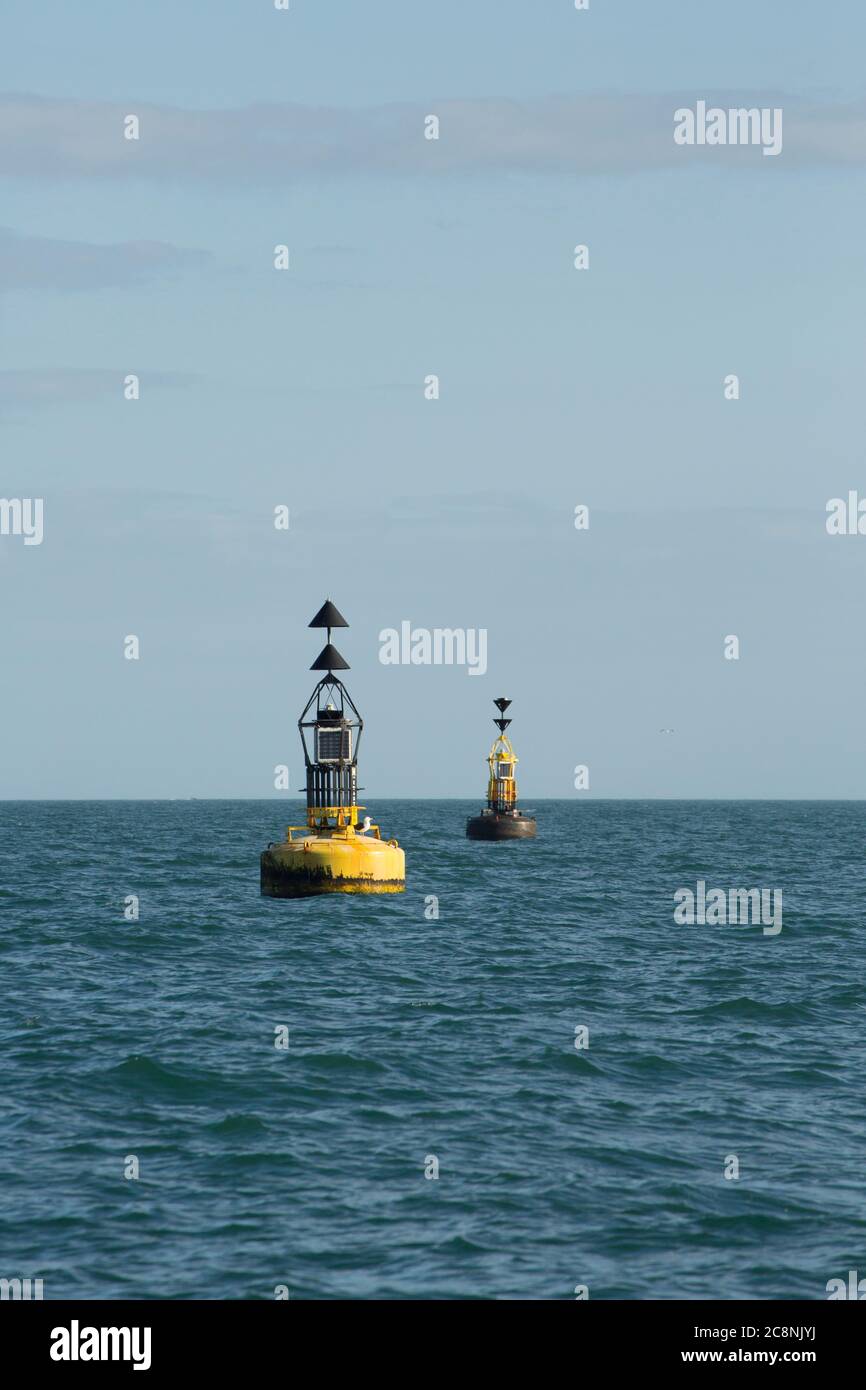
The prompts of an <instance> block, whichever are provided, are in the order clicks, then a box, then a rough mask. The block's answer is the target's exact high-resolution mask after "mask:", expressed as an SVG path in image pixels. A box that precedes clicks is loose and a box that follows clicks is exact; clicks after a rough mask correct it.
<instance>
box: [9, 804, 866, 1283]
mask: <svg viewBox="0 0 866 1390" xmlns="http://www.w3.org/2000/svg"><path fill="white" fill-rule="evenodd" d="M475 809H477V803H475V802H441V801H440V802H406V801H402V802H392V803H384V802H379V803H376V804H375V805H374V806H373V810H374V811H375V814H376V818H377V819H378V820H379V822H380V823H381V824H382V826H383V829H384V830H385V831H386V832H387V833H388V834H389V835H396V836H397V837H398V838H399V840H400V842H401V843H402V844H403V845H404V846H405V848H406V851H407V858H408V890H407V892H406V894H405V895H404V896H385V897H381V898H377V897H354V896H352V897H348V896H346V897H334V898H332V899H327V900H315V899H313V900H306V901H302V902H279V901H273V900H267V899H262V898H260V897H259V891H258V853H259V850H260V849H261V848H262V847H263V846H264V845H265V844H266V843H267V841H268V840H270V839H275V838H279V834H280V832H281V830H282V827H283V826H284V824H285V823H286V821H287V820H289V819H291V820H294V819H296V817H295V815H293V814H291V813H288V812H287V809H286V806H285V805H280V804H278V803H276V802H274V801H269V802H260V803H259V802H249V801H247V802H201V801H199V802H195V801H192V802H143V803H142V802H139V803H133V802H128V803H118V802H113V803H84V802H75V803H61V802H54V803H37V802H30V803H26V802H18V803H15V802H4V803H0V970H2V975H0V978H2V1059H3V1060H2V1082H0V1276H3V1277H7V1278H11V1277H15V1276H26V1275H31V1276H42V1277H43V1278H44V1280H45V1295H46V1297H55V1298H60V1297H88V1298H90V1297H122V1298H133V1297H199V1298H202V1297H205V1298H231V1297H264V1298H271V1297H273V1295H274V1289H275V1287H276V1286H277V1285H280V1284H285V1285H287V1286H288V1288H289V1289H290V1291H291V1296H292V1297H334V1296H337V1297H362V1298H369V1297H399V1298H417V1297H459V1298H464V1297H474V1296H486V1297H503V1296H504V1297H519V1298H569V1297H573V1290H574V1288H575V1285H578V1284H587V1285H588V1286H589V1290H590V1297H591V1298H615V1297H619V1298H646V1297H650V1298H683V1297H700V1298H733V1297H745V1298H771V1297H796V1298H821V1297H826V1294H825V1285H826V1282H827V1280H828V1279H830V1278H832V1277H835V1276H837V1275H839V1276H844V1275H846V1274H847V1271H848V1270H849V1269H854V1268H858V1269H859V1270H860V1272H861V1274H866V1177H864V1174H866V1159H864V1151H866V1145H864V1140H866V1118H864V1084H863V1062H864V1032H866V1029H864V989H863V982H864V978H866V936H864V900H866V873H864V863H863V844H864V831H866V804H863V803H826V802H825V803H780V802H776V803H756V802H751V803H722V802H716V803H694V802H693V803H685V802H592V801H585V802H540V803H538V804H537V810H538V817H539V838H538V840H537V841H535V842H527V843H521V842H514V843H508V844H500V845H497V844H484V843H479V842H476V841H468V840H466V839H465V838H464V837H463V822H464V818H465V816H466V815H467V814H468V813H470V812H471V811H473V810H475ZM699 878H702V879H704V880H706V882H707V884H708V886H711V887H723V888H729V887H744V888H749V887H753V886H759V887H781V888H782V890H783V895H784V896H783V929H782V931H781V933H780V934H779V935H778V936H776V937H772V936H765V935H764V934H763V933H762V931H761V929H760V927H754V926H737V927H709V926H704V927H701V926H678V925H676V924H675V923H674V920H673V906H674V904H673V893H674V890H675V889H677V888H679V887H687V886H691V887H692V888H694V887H695V883H696V880H697V879H699ZM132 893H134V894H137V895H138V896H139V897H140V903H141V917H140V920H139V921H138V922H137V923H133V922H127V921H125V920H124V918H123V900H124V898H125V896H126V895H127V894H132ZM432 894H435V895H436V896H437V897H438V899H439V914H440V915H439V919H438V921H436V920H428V919H426V918H425V898H426V897H427V895H432ZM280 1025H287V1026H288V1028H289V1048H288V1050H287V1051H280V1050H278V1049H277V1048H275V1046H274V1042H275V1029H276V1028H278V1027H279V1026H280ZM580 1025H587V1026H588V1027H589V1030H590V1031H589V1047H588V1048H587V1049H585V1050H582V1051H578V1050H576V1049H575V1046H574V1039H575V1028H576V1027H579V1026H580ZM128 1155H135V1156H136V1157H137V1158H138V1161H139V1165H140V1178H139V1179H138V1180H137V1181H136V1180H127V1179H125V1178H124V1165H125V1161H126V1159H127V1156H128ZM428 1155H435V1156H436V1158H437V1159H438V1162H439V1178H438V1180H428V1179H426V1178H425V1176H424V1169H425V1160H426V1159H427V1156H428ZM730 1155H736V1157H737V1159H738V1161H739V1166H740V1177H739V1179H737V1180H726V1179H725V1177H724V1168H725V1162H726V1160H727V1159H728V1156H730Z"/></svg>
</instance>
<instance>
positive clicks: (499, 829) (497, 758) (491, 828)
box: [466, 695, 537, 840]
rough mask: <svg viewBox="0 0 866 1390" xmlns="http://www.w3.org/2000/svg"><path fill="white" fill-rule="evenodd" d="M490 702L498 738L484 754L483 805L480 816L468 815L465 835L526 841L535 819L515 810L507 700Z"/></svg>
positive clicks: (482, 838)
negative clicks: (485, 760)
mask: <svg viewBox="0 0 866 1390" xmlns="http://www.w3.org/2000/svg"><path fill="white" fill-rule="evenodd" d="M493 703H494V704H495V706H496V708H497V709H498V710H499V717H498V718H496V716H495V715H494V718H493V722H494V724H495V725H496V726H497V728H498V729H499V735H498V737H497V738H496V739H495V741H494V744H493V747H492V748H491V750H490V752H489V753H488V755H487V765H488V767H489V768H490V776H489V778H488V782H487V805H486V807H485V809H484V810H483V811H482V812H481V815H480V816H470V818H469V820H468V821H467V822H466V834H467V835H468V836H469V838H470V840H529V839H531V838H532V837H533V836H534V835H535V832H536V828H537V827H536V824H535V817H534V816H527V815H524V813H523V811H520V810H518V808H517V778H516V777H515V775H514V769H515V766H516V764H517V754H516V753H515V751H514V749H513V747H512V744H511V739H510V738H509V737H508V735H507V734H506V732H505V730H506V729H507V728H508V726H509V724H510V723H511V720H510V719H506V718H505V717H504V716H505V711H506V710H507V709H508V706H509V705H510V704H511V701H510V700H506V699H505V696H504V695H502V696H500V698H499V699H498V700H494V701H493Z"/></svg>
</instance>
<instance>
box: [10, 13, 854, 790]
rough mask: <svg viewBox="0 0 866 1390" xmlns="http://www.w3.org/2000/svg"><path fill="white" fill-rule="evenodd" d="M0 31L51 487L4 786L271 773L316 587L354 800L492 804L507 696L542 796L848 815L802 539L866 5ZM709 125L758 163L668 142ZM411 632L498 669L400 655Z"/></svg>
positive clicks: (14, 582) (39, 448) (20, 458)
mask: <svg viewBox="0 0 866 1390" xmlns="http://www.w3.org/2000/svg"><path fill="white" fill-rule="evenodd" d="M0 32H2V36H3V42H2V44H0V193H2V208H3V211H2V213H0V432H2V456H0V457H2V472H0V496H2V497H4V498H6V499H13V498H19V499H26V498H31V499H35V498H41V499H43V503H44V534H43V539H42V543H41V544H39V545H29V546H27V545H24V543H23V538H22V536H20V535H14V534H9V535H0V643H2V651H0V715H2V730H3V756H2V759H0V796H3V797H11V798H19V797H59V798H65V797H130V798H135V797H173V796H178V797H183V796H196V797H220V796H227V797H231V796H239V797H240V796H243V797H268V796H272V795H277V794H278V793H277V792H276V791H275V788H274V769H275V767H277V766H278V765H282V764H287V765H288V766H289V768H290V781H291V786H292V788H293V789H297V788H299V787H300V786H301V784H302V780H303V764H302V757H301V752H300V744H299V741H298V737H297V729H296V721H297V717H298V715H299V713H300V711H301V709H302V708H303V706H304V705H305V703H306V701H307V698H308V696H309V694H310V692H311V690H312V686H313V683H314V677H313V676H312V675H311V673H310V671H309V667H310V664H311V663H312V661H313V659H314V658H315V656H316V654H317V652H318V650H319V646H320V645H321V640H320V637H321V634H318V633H316V632H311V631H309V630H308V629H307V623H308V622H309V619H310V618H311V617H312V616H313V614H314V613H315V611H316V610H317V609H318V607H319V606H320V604H321V603H322V602H323V600H324V599H325V598H326V597H330V598H331V599H333V601H334V602H335V603H336V604H337V606H338V607H339V608H340V609H341V611H342V612H343V613H344V614H345V616H346V618H347V620H348V621H349V623H350V627H349V629H348V631H346V632H340V633H339V634H335V640H336V641H337V645H338V646H339V648H340V650H341V651H342V653H343V655H344V657H345V658H346V660H348V661H349V663H350V666H351V671H350V672H349V673H347V676H346V684H347V686H348V689H349V691H350V693H351V695H352V697H353V699H354V701H355V703H356V704H357V705H358V707H359V708H360V710H361V712H362V714H363V715H364V718H365V733H364V745H363V748H362V764H361V776H360V781H361V783H362V784H363V785H364V787H365V788H366V791H365V799H366V800H367V802H368V803H369V804H370V805H371V806H372V807H375V800H376V798H377V797H392V796H397V797H399V796H419V797H425V796H436V797H439V796H455V797H457V796H459V797H471V796H477V797H478V798H479V802H480V801H481V799H483V795H484V791H485V786H486V768H485V762H484V760H485V757H486V753H487V750H488V747H489V744H490V741H491V740H492V737H493V734H494V732H495V731H494V728H493V725H492V723H491V718H492V716H493V714H494V713H495V711H494V708H493V704H492V701H493V699H494V697H496V696H499V695H505V696H508V697H510V698H511V699H512V700H513V706H512V709H511V710H510V711H509V713H510V714H512V715H513V719H514V722H513V725H512V728H511V730H510V732H511V733H512V734H513V737H514V742H515V746H516V748H517V751H518V754H519V756H520V760H521V761H520V765H519V769H518V771H519V778H520V786H521V800H522V802H523V803H524V804H525V805H527V806H530V807H531V806H532V804H533V803H534V801H535V800H537V799H541V798H545V797H567V798H571V797H585V796H604V797H631V796H635V797H676V796H681V797H860V796H863V795H864V791H866V739H864V733H863V727H862V724H863V721H862V717H861V709H862V706H863V686H864V674H866V672H864V666H866V661H864V643H863V640H862V633H861V626H862V619H861V614H862V593H863V583H864V575H866V568H864V567H866V559H864V556H866V538H864V537H861V536H830V535H828V533H827V529H826V524H825V522H826V506H827V502H828V500H829V499H831V498H834V497H847V495H848V492H849V491H850V490H857V489H859V490H860V491H861V492H862V495H863V496H864V497H866V470H864V467H863V461H862V460H863V435H864V421H863V398H864V393H863V388H862V382H861V376H862V369H863V348H862V324H863V322H864V318H866V312H864V311H866V302H864V300H866V294H864V283H866V282H864V275H863V262H864V255H866V251H864V238H863V226H864V180H863V174H864V165H866V89H864V81H863V77H862V53H863V51H864V43H866V9H864V7H863V6H862V5H860V4H857V3H854V0H835V2H834V3H832V4H826V3H825V4H822V5H819V4H816V3H807V0H784V2H783V0H763V3H762V4H761V5H760V6H756V5H754V3H753V0H748V3H747V2H746V0H742V2H741V0H729V2H728V3H725V4H724V5H708V4H704V5H697V4H695V3H694V0H662V3H658V4H654V3H652V0H640V2H638V0H627V2H626V3H612V0H611V2H606V0H590V7H589V9H588V10H587V11H583V12H579V11H576V10H575V8H574V4H573V0H544V3H543V4H541V3H539V0H532V2H531V3H530V0H526V2H525V3H518V0H500V2H499V3H496V0H473V3H472V4H471V5H467V4H466V3H465V0H437V3H436V4H425V3H422V2H421V0H416V3H407V0H399V3H398V0H370V2H369V3H362V2H361V0H327V2H326V3H325V2H324V0H291V5H290V8H289V10H288V11H282V10H280V11H278V10H276V9H275V7H274V4H273V0H237V3H226V2H225V0H223V2H222V3H220V0H201V2H199V0H185V3H184V4H183V5H177V3H176V0H172V2H171V3H168V2H167V0H148V3H147V4H137V3H132V2H131V0H110V3H109V2H106V3H103V2H102V0H89V3H88V4H87V5H84V6H70V5H69V4H68V3H67V0H58V2H57V3H54V0H47V2H43V3H39V4H32V5H29V6H20V5H15V4H9V3H3V4H0ZM699 100H706V101H707V103H708V104H709V105H711V106H712V105H716V106H719V107H721V108H723V109H726V108H728V107H732V106H756V107H759V108H764V107H768V108H780V109H781V110H782V111H783V114H784V144H783V149H782V152H781V153H780V154H779V155H778V156H777V157H773V158H767V157H764V156H763V155H762V152H761V150H760V149H759V148H751V147H730V146H729V147H715V148H709V147H704V148H694V147H692V148H687V147H681V146H677V145H676V144H675V142H674V140H673V129H674V112H675V111H676V110H677V109H678V108H682V107H692V108H693V107H695V104H696V103H697V102H698V101H699ZM130 114H134V115H137V117H138V120H139V127H140V129H139V139H138V140H137V141H132V140H126V139H125V138H124V121H125V118H126V117H127V116H128V115H130ZM430 115H435V116H437V118H438V120H439V139H438V140H435V141H434V140H427V139H425V137H424V126H425V118H427V117H428V116H430ZM578 244H580V245H586V246H587V247H588V248H589V268H588V269H586V270H576V269H575V267H574V248H575V246H576V245H578ZM278 245H286V246H287V247H288V248H289V269H288V270H285V271H281V270H277V269H275V268H274V248H275V246H278ZM130 373H133V374H136V375H137V376H138V378H139V384H140V386H139V389H140V398H139V399H137V400H127V399H125V398H124V380H125V378H126V377H127V376H128V374H130ZM431 374H435V375H437V376H438V378H439V386H440V394H439V398H438V399H436V400H429V399H426V398H425V391H424V383H425V378H427V377H428V376H429V375H431ZM729 374H736V375H737V377H738V378H739V383H740V394H739V399H736V400H729V399H726V397H725V391H724V382H725V378H726V377H727V376H728V375H729ZM578 505H584V506H587V507H588V508H589V527H588V529H586V530H576V529H575V525H574V514H575V507H576V506H578ZM278 506H286V507H288V508H289V510H290V525H289V528H288V530H277V529H276V528H275V526H274V509H275V507H278ZM404 621H409V622H410V623H411V624H412V626H413V627H414V628H426V629H428V630H431V631H432V630H433V629H436V628H452V629H454V628H459V629H475V630H478V629H484V630H485V631H486V633H487V650H488V660H487V670H486V673H485V674H484V675H480V676H470V675H469V673H468V671H467V669H466V668H465V667H460V666H434V665H405V666H403V665H399V666H391V665H383V664H382V662H381V661H380V646H381V643H380V633H381V632H382V631H383V630H385V629H387V628H399V627H400V625H401V623H402V622H404ZM129 635H135V636H137V637H138V639H139V659H138V660H127V659H126V658H125V656H124V648H125V639H126V637H127V636H129ZM731 635H735V636H737V637H738V639H739V658H738V659H737V660H729V659H726V657H725V646H726V638H728V637H729V636H731ZM662 730H672V731H673V732H670V733H662V732H661V731H662ZM578 765H582V766H586V767H588V769H589V789H588V791H587V790H580V791H578V790H576V789H575V787H574V769H575V767H576V766H578ZM282 795H285V793H282Z"/></svg>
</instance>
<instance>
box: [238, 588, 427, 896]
mask: <svg viewBox="0 0 866 1390" xmlns="http://www.w3.org/2000/svg"><path fill="white" fill-rule="evenodd" d="M348 626H349V624H348V623H347V622H346V620H345V618H344V617H342V615H341V614H340V612H339V611H338V610H337V609H336V608H335V607H334V605H333V603H331V601H330V599H328V600H327V601H326V602H325V603H324V604H323V605H322V607H321V608H320V609H319V611H318V613H317V614H316V616H315V618H313V621H312V622H311V623H310V627H324V628H327V630H328V641H327V644H326V646H324V647H323V648H322V650H321V652H320V653H319V655H318V656H317V657H316V660H315V661H314V662H313V664H312V666H311V667H310V670H311V671H323V672H324V673H325V674H324V675H323V676H322V679H321V680H320V681H319V683H318V685H317V686H316V688H315V690H314V691H313V693H312V695H311V696H310V698H309V700H308V701H307V704H306V706H305V707H304V710H303V713H302V714H301V717H300V719H299V720H298V730H299V732H300V735H301V744H302V747H303V749H304V762H305V763H306V768H307V787H306V791H307V823H306V825H290V826H289V827H288V829H287V830H286V838H285V840H284V841H283V842H282V843H281V844H278V845H269V846H268V848H267V849H266V850H264V852H263V853H262V859H261V885H262V893H263V894H264V895H265V896H266V897H270V898H307V897H311V896H312V895H314V894H317V893H402V892H403V891H404V889H405V887H406V856H405V854H404V853H403V851H402V849H400V847H399V845H398V844H397V841H396V840H383V839H382V835H381V832H380V830H379V827H378V825H373V824H372V822H371V820H370V817H369V816H365V817H364V820H363V822H362V824H361V825H359V824H358V812H359V811H363V810H364V809H365V808H364V807H363V806H359V805H358V796H357V793H358V745H359V743H360V740H361V732H362V730H363V728H364V721H363V719H362V718H361V716H360V714H359V713H358V710H357V709H356V707H355V704H354V703H353V701H352V699H351V698H350V696H349V692H348V691H347V690H346V687H345V686H344V685H343V682H342V681H341V680H340V679H339V677H338V676H335V675H334V672H335V671H348V670H349V664H348V662H347V661H344V660H343V658H342V656H341V655H340V653H339V652H338V651H337V649H336V647H334V646H332V645H331V628H334V627H348Z"/></svg>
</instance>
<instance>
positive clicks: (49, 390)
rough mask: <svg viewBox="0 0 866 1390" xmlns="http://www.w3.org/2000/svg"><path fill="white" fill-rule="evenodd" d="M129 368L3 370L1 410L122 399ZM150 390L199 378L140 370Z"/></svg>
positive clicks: (179, 385)
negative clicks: (105, 398)
mask: <svg viewBox="0 0 866 1390" xmlns="http://www.w3.org/2000/svg"><path fill="white" fill-rule="evenodd" d="M128 371H129V368H124V369H123V370H121V369H120V368H119V367H117V368H114V369H113V370H112V369H109V368H101V367H100V368H96V367H49V368H45V369H42V368H27V369H23V370H18V371H0V410H16V409H27V408H30V407H37V406H39V407H41V406H49V405H64V404H66V403H73V404H74V403H76V402H79V401H90V400H95V399H97V398H101V397H112V396H114V397H116V398H117V399H118V400H120V399H122V387H123V380H124V377H125V376H126V375H127V373H128ZM138 375H139V376H140V377H141V379H142V381H144V382H145V383H146V389H147V390H148V391H150V390H151V389H158V388H163V387H182V386H188V385H189V384H190V383H191V382H192V381H194V380H195V379H196V378H195V377H194V376H193V375H192V374H191V373H189V372H149V371H145V370H144V369H141V370H139V372H138Z"/></svg>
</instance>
